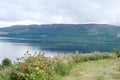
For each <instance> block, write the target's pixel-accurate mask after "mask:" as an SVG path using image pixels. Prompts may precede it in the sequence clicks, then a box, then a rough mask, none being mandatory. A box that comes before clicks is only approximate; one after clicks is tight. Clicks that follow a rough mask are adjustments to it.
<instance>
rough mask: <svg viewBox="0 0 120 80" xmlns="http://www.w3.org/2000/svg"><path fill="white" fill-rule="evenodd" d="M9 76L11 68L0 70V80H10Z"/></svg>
mask: <svg viewBox="0 0 120 80" xmlns="http://www.w3.org/2000/svg"><path fill="white" fill-rule="evenodd" d="M10 74H11V67H6V68H4V69H3V68H2V69H1V70H0V80H11V79H10Z"/></svg>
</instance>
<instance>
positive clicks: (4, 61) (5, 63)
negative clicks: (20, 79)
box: [2, 58, 12, 66]
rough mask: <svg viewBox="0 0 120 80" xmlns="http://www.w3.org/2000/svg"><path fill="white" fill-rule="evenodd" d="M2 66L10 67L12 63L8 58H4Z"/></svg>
mask: <svg viewBox="0 0 120 80" xmlns="http://www.w3.org/2000/svg"><path fill="white" fill-rule="evenodd" d="M2 65H4V66H11V65H12V62H11V60H10V59H9V58H5V59H3V61H2Z"/></svg>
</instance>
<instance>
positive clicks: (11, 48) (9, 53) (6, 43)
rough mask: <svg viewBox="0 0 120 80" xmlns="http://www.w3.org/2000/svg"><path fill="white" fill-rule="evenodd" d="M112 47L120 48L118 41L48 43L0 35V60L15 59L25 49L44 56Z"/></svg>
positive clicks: (106, 49)
mask: <svg viewBox="0 0 120 80" xmlns="http://www.w3.org/2000/svg"><path fill="white" fill-rule="evenodd" d="M112 48H120V44H119V43H107V44H104V43H90V42H89V43H88V42H86V43H82V42H81V43H80V44H67V43H66V44H57V43H54V44H49V43H40V42H38V41H32V40H28V39H23V38H21V39H18V38H3V37H0V62H1V61H2V60H3V59H4V58H6V57H7V58H10V59H11V60H13V61H15V60H16V58H19V57H21V56H23V55H24V53H25V52H26V51H29V52H30V53H31V54H33V53H35V52H43V53H45V56H54V55H56V54H63V53H68V52H74V51H76V50H79V51H80V52H92V51H101V52H108V51H111V50H112Z"/></svg>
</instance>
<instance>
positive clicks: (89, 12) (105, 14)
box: [0, 0, 120, 27]
mask: <svg viewBox="0 0 120 80" xmlns="http://www.w3.org/2000/svg"><path fill="white" fill-rule="evenodd" d="M54 23H56V24H60V23H64V24H83V23H84V24H87V23H98V24H114V25H120V0H0V27H6V26H11V25H30V24H54Z"/></svg>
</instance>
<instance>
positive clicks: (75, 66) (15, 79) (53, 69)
mask: <svg viewBox="0 0 120 80" xmlns="http://www.w3.org/2000/svg"><path fill="white" fill-rule="evenodd" d="M17 60H18V61H17V62H15V63H14V64H13V65H11V66H7V67H6V66H4V68H3V67H1V68H3V69H0V79H1V80H76V79H77V80H80V79H82V80H104V79H105V80H106V79H108V78H111V75H113V76H112V77H116V80H117V77H118V76H117V75H119V72H120V66H119V65H116V62H118V63H119V62H120V59H119V52H118V51H117V52H115V51H114V52H111V53H101V52H93V53H90V54H81V53H79V52H78V51H76V52H75V53H72V54H68V55H56V56H54V57H53V58H51V57H45V56H44V54H41V53H35V55H31V54H30V53H28V52H27V53H26V54H25V55H24V56H23V57H21V58H19V59H17ZM114 66H115V67H114ZM112 67H114V68H115V69H114V70H113V68H112ZM107 70H108V71H107ZM109 70H110V71H111V70H113V72H111V74H110V75H108V73H110V72H109ZM102 71H103V72H102ZM115 71H116V72H115ZM99 72H100V75H95V74H98V73H99ZM114 72H115V73H114ZM117 72H118V73H117ZM104 74H107V76H104ZM82 76H84V77H86V76H88V77H86V79H85V78H84V77H82ZM93 76H94V77H93ZM75 77H76V78H75ZM88 78H89V79H88ZM99 78H100V79H99ZM118 78H119V77H118ZM113 80H114V79H113Z"/></svg>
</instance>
